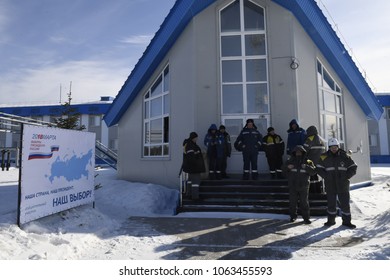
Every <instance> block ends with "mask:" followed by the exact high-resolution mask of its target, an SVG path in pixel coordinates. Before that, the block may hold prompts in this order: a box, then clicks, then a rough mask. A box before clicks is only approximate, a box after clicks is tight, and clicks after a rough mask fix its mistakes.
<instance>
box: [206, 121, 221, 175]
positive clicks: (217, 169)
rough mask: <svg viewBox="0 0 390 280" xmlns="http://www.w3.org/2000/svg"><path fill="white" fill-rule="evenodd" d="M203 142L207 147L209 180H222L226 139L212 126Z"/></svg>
mask: <svg viewBox="0 0 390 280" xmlns="http://www.w3.org/2000/svg"><path fill="white" fill-rule="evenodd" d="M203 142H204V145H205V146H206V147H207V159H208V164H209V179H210V180H213V179H222V174H221V166H222V159H223V156H224V137H223V135H222V134H221V133H220V132H219V131H218V128H217V126H216V125H215V124H212V125H210V128H209V129H208V131H207V134H206V135H205V137H204V141H203Z"/></svg>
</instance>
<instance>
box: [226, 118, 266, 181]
mask: <svg viewBox="0 0 390 280" xmlns="http://www.w3.org/2000/svg"><path fill="white" fill-rule="evenodd" d="M247 119H253V120H254V121H255V125H256V126H257V129H258V130H259V132H260V133H261V134H262V135H263V136H265V135H266V133H267V128H268V126H269V115H245V116H222V123H223V124H224V125H225V127H226V131H227V132H228V133H229V134H230V139H231V143H232V155H231V157H230V158H228V163H227V165H228V166H227V173H230V174H241V173H242V172H243V159H242V153H241V152H238V151H237V150H236V149H234V142H235V141H236V139H237V137H238V135H239V134H240V132H241V130H242V129H243V127H244V126H245V124H246V120H247ZM258 171H259V172H260V173H265V172H268V164H267V161H266V158H265V154H264V152H260V153H259V157H258Z"/></svg>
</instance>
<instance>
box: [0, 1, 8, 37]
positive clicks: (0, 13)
mask: <svg viewBox="0 0 390 280" xmlns="http://www.w3.org/2000/svg"><path fill="white" fill-rule="evenodd" d="M8 22H9V18H8V8H7V7H6V4H5V2H3V1H2V2H0V44H3V43H5V42H7V41H8V35H7V33H6V28H7V26H8Z"/></svg>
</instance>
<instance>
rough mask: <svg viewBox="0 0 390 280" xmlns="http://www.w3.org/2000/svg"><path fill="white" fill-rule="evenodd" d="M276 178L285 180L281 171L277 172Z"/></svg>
mask: <svg viewBox="0 0 390 280" xmlns="http://www.w3.org/2000/svg"><path fill="white" fill-rule="evenodd" d="M276 178H278V179H284V177H283V173H282V171H279V170H277V171H276Z"/></svg>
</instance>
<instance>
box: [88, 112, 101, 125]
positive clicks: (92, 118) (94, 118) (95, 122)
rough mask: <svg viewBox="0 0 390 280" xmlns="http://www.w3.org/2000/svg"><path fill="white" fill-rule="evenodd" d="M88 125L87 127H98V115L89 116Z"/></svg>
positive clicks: (99, 118) (99, 120)
mask: <svg viewBox="0 0 390 280" xmlns="http://www.w3.org/2000/svg"><path fill="white" fill-rule="evenodd" d="M88 123H89V127H94V126H100V123H101V116H99V115H89V117H88Z"/></svg>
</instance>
